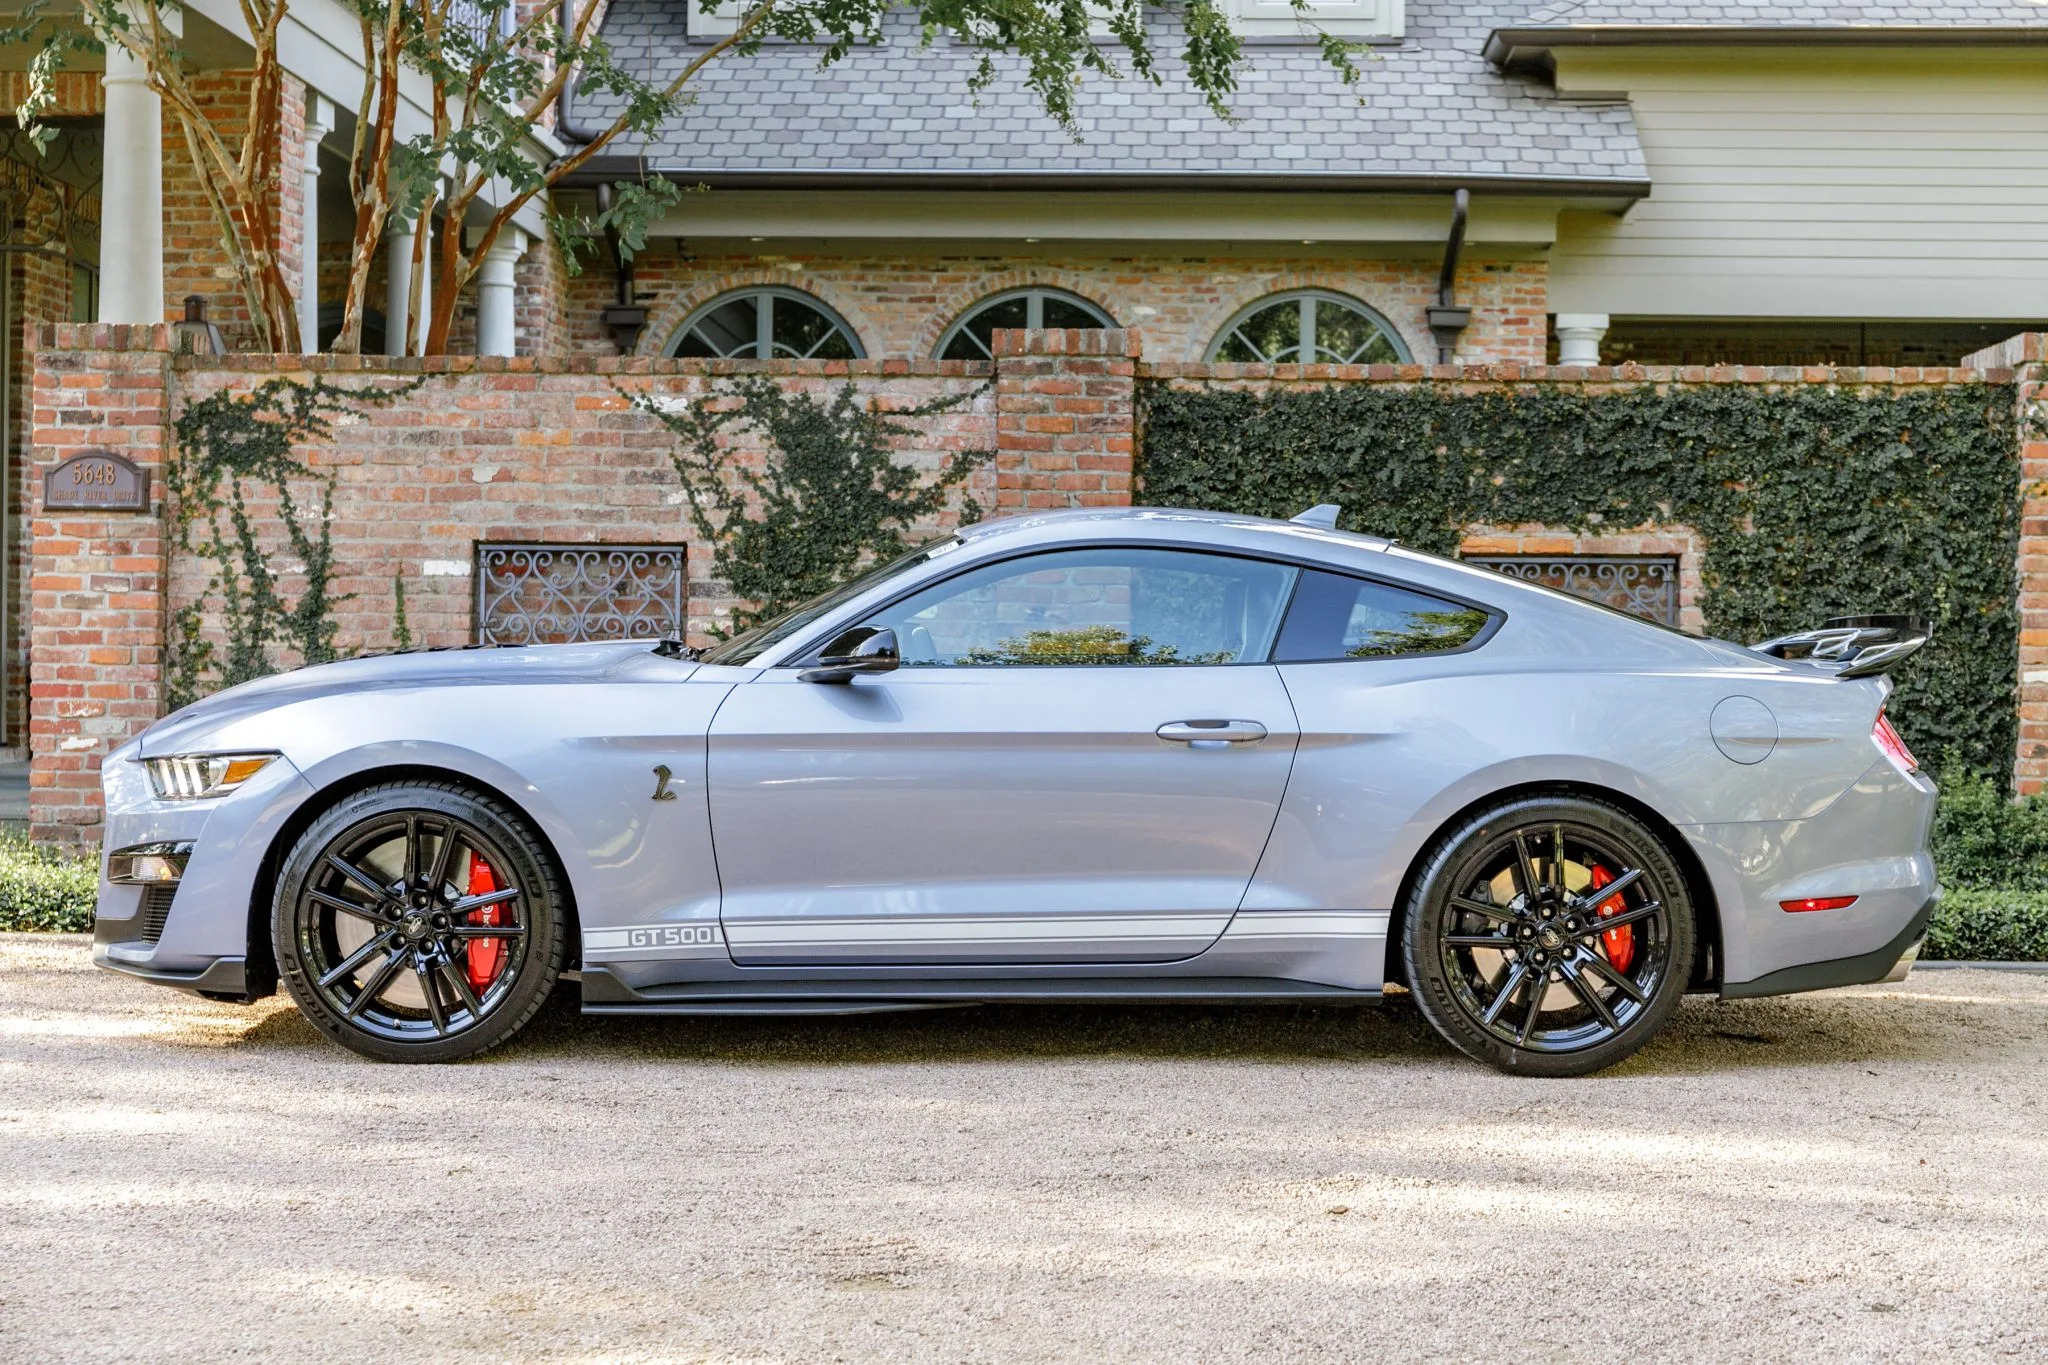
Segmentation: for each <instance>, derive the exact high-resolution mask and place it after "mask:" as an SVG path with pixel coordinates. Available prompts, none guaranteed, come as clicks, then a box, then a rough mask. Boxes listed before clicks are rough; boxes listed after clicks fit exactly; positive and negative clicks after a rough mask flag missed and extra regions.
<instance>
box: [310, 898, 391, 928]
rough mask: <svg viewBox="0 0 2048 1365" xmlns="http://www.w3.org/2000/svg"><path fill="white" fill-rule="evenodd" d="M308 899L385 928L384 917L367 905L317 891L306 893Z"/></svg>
mask: <svg viewBox="0 0 2048 1365" xmlns="http://www.w3.org/2000/svg"><path fill="white" fill-rule="evenodd" d="M306 899H307V900H309V901H313V902H315V903H317V904H320V905H324V906H327V907H328V908H329V909H331V910H339V911H341V912H342V913H343V914H345V915H354V916H355V917H356V918H357V919H366V920H368V921H369V922H370V923H372V924H374V925H377V926H378V927H379V928H382V927H383V924H384V917H383V916H382V915H380V914H378V913H377V912H376V911H375V910H373V909H371V908H370V907H368V906H366V905H357V904H356V903H355V902H354V901H351V900H343V899H342V898H341V897H340V896H336V895H333V894H331V893H329V892H326V891H317V890H310V891H308V892H306Z"/></svg>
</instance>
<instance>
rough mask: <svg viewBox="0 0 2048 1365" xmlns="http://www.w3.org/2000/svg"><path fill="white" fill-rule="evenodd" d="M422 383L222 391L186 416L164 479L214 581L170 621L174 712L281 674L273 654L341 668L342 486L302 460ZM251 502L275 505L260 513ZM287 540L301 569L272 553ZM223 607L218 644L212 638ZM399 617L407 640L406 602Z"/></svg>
mask: <svg viewBox="0 0 2048 1365" xmlns="http://www.w3.org/2000/svg"><path fill="white" fill-rule="evenodd" d="M423 382H424V380H417V381H414V382H412V383H408V384H402V385H398V386H395V387H385V388H380V389H363V390H357V389H345V388H341V387H338V386H336V385H333V384H329V383H327V382H326V381H325V380H316V381H314V382H313V383H311V384H302V383H300V382H298V381H297V380H294V379H283V378H279V379H271V380H267V381H265V382H264V383H263V384H261V385H259V386H257V387H256V388H255V389H254V390H252V391H251V392H249V393H247V394H245V395H238V394H236V393H233V392H231V391H228V390H222V391H220V392H218V393H214V394H210V395H208V396H207V397H205V398H201V399H197V400H195V401H193V402H191V403H188V404H187V405H186V406H185V408H184V410H183V411H182V412H181V413H180V414H179V415H178V420H177V423H176V426H175V427H174V428H173V434H174V435H175V437H176V443H175V445H174V447H173V449H172V451H171V458H170V460H169V463H168V465H167V466H166V468H165V484H166V487H167V489H168V491H169V493H170V505H171V509H172V516H171V528H172V537H173V541H174V543H175V545H176V546H177V548H178V549H180V550H183V551H185V552H187V553H190V554H194V555H196V556H198V557H199V558H201V559H204V560H206V561H208V562H209V564H210V565H211V577H210V579H209V581H208V583H207V585H206V589H205V591H204V592H202V593H201V594H200V597H199V599H198V600H197V601H195V602H190V603H187V604H185V605H184V606H182V607H180V608H179V609H178V610H177V611H176V612H175V613H174V614H173V616H172V619H171V639H170V641H169V642H168V643H169V651H168V657H167V659H166V667H165V677H164V691H165V699H166V700H167V701H168V702H169V704H170V706H171V708H172V709H173V710H175V709H177V708H178V707H180V706H183V705H185V704H186V703H187V702H190V701H192V700H193V699H195V698H197V697H199V696H201V695H203V694H204V693H206V692H210V691H213V690H214V689H215V688H220V687H232V686H234V685H235V684H236V683H240V682H247V681H249V680H250V679H252V678H261V677H264V676H266V675H268V674H271V673H275V672H277V671H278V664H277V662H276V660H275V659H274V658H273V657H272V655H271V649H272V647H273V646H283V647H284V648H285V649H287V650H289V651H291V652H292V653H294V654H296V655H297V656H298V661H299V662H300V663H303V664H319V663H327V662H329V661H331V660H333V659H335V658H337V657H339V656H338V654H337V651H336V649H335V643H334V640H335V632H336V628H337V627H336V623H335V620H334V608H335V607H336V606H338V605H339V604H341V603H342V602H345V601H347V600H348V595H346V594H342V595H337V594H336V593H335V591H334V577H335V563H334V545H333V539H332V534H331V531H330V525H331V523H332V521H333V519H334V485H335V479H334V475H333V473H332V472H327V473H322V472H321V471H319V470H316V469H314V468H313V467H312V466H310V465H308V464H306V463H305V461H303V460H301V459H300V458H299V457H298V455H297V454H296V453H295V450H296V448H297V447H300V446H303V445H304V444H305V443H307V442H309V441H320V440H325V439H327V438H328V437H330V436H331V435H332V434H333V431H334V424H335V422H336V420H337V419H341V420H352V419H354V418H356V417H358V416H360V415H361V414H362V413H363V412H364V411H365V410H366V409H368V408H371V407H383V406H388V405H389V404H391V403H393V402H396V401H397V400H398V399H400V398H402V397H404V396H405V395H407V394H409V393H412V392H413V391H414V390H415V389H417V388H418V387H419V386H420V384H421V383H423ZM252 496H253V497H255V498H257V499H259V500H260V501H261V503H267V504H268V505H259V507H258V508H257V509H253V510H252V508H251V505H250V503H251V498H252ZM273 508H274V510H272V509H273ZM278 532H282V536H283V546H284V548H285V549H286V550H287V551H288V552H289V554H290V555H291V557H292V559H293V560H295V561H296V562H295V563H291V564H289V565H281V564H275V563H273V557H272V554H271V553H270V551H269V549H268V548H267V546H268V545H269V544H271V543H272V541H273V537H275V536H276V534H277V533H278ZM287 576H296V577H298V578H299V579H300V581H301V584H302V586H301V587H300V589H299V593H298V598H297V600H296V601H294V600H289V599H288V598H287V597H286V595H285V593H284V591H283V589H282V586H281V584H282V580H283V579H284V578H286V577H287ZM216 603H217V604H218V609H217V611H216V612H215V613H214V616H215V620H216V621H217V622H218V624H219V628H220V636H221V638H220V639H218V640H216V639H214V638H212V637H211V636H210V635H209V633H208V632H207V630H206V622H207V615H208V608H209V606H212V605H214V604H216ZM398 612H399V617H398V619H399V621H400V623H401V624H400V629H401V630H402V629H404V627H403V621H404V601H403V598H402V597H401V598H400V600H399V604H398Z"/></svg>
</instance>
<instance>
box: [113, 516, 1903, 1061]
mask: <svg viewBox="0 0 2048 1365" xmlns="http://www.w3.org/2000/svg"><path fill="white" fill-rule="evenodd" d="M1335 511H1336V509H1334V508H1329V507H1324V508H1317V509H1314V510H1313V511H1311V512H1308V513H1304V514H1303V515H1302V516H1301V517H1300V518H1297V519H1296V520H1295V521H1294V522H1274V521H1266V520H1261V519H1256V518H1250V517H1239V516H1221V515H1211V514H1204V513H1195V512H1173V511H1147V510H1116V511H1081V512H1065V513H1053V514H1046V515H1031V516H1023V517H1017V518H1012V519H1009V520H1004V521H998V522H992V523H987V524H983V525H979V526H974V527H971V528H969V529H966V530H963V531H961V532H959V533H958V534H956V535H952V536H948V537H946V538H945V539H943V540H940V541H938V542H935V543H933V544H930V545H927V546H925V547H924V548H922V549H919V550H917V551H916V552H914V553H912V554H909V555H906V556H904V557H902V558H900V559H897V560H895V561H894V562H892V563H889V564H885V565H883V566H881V567H879V568H877V569H875V570H874V571H872V572H870V573H868V574H867V575H866V576H865V577H862V578H859V579H857V580H855V581H854V582H851V583H848V584H846V585H845V586H843V587H841V588H839V589H837V590H835V591H833V592H830V593H827V594H826V595H824V596H822V597H819V598H817V599H815V600H813V601H811V602H808V603H806V604H804V605H803V606H800V607H798V608H796V609H795V610H793V611H791V612H789V613H787V614H786V615H783V616H781V617H779V618H777V619H775V620H772V621H769V622H768V623H766V624H765V625H762V626H760V627H759V628H757V629H755V630H753V631H751V632H750V633H748V634H745V635H742V636H739V637H737V638H735V639H732V640H730V641H728V642H727V643H724V644H722V645H720V646H718V647H717V648H715V649H713V650H711V651H709V652H708V653H704V654H702V655H701V656H699V655H698V653H697V652H696V651H693V650H689V649H685V648H683V647H682V646H680V645H679V644H676V643H674V642H664V643H662V644H659V645H655V644H651V643H650V642H647V641H638V642H619V643H605V644H584V645H556V646H544V647H527V648H508V649H486V650H473V651H445V652H425V653H414V654H399V655H387V656H382V657H373V658H362V659H355V660H351V661H348V662H345V663H336V664H328V665H326V666H324V667H318V668H308V669H304V670H302V671H299V672H296V673H289V674H285V675H282V676H278V677H271V678H265V679H262V680H260V681H257V682H252V683H247V684H244V685H242V686H240V687H235V688H230V689H228V690H227V691H224V692H221V693H219V694H217V695H215V696H212V697H209V698H207V699H206V700H204V701H201V702H199V703H197V704H195V705H192V706H188V707H186V708H185V709H184V710H182V711H179V712H178V713H177V714H175V715H173V716H171V717H169V718H167V719H165V720H163V721H161V722H159V723H157V724H156V725H155V726H153V727H151V728H150V729H149V730H148V732H147V733H145V734H144V735H143V736H142V737H141V738H140V739H139V740H136V741H134V742H132V743H129V744H127V745H125V746H123V747H122V748H121V749H119V750H118V751H116V752H115V753H113V754H112V755H110V756H109V757H108V759H107V761H106V763H105V765H104V767H103V769H102V773H103V777H102V781H103V784H104V788H105V795H106V835H105V852H104V866H103V870H102V881H101V886H100V893H99V912H98V924H97V932H96V935H95V938H96V946H95V949H94V954H95V957H96V959H97V960H98V961H99V962H100V963H101V964H102V965H104V966H106V967H109V968H112V969H114V970H115V971H120V972H126V973H128V974H130V975H133V976H137V977H141V978H143V979H145V980H149V981H155V982H161V983H163V984H166V985H171V986H177V987H181V988H184V989H187V990H194V991H198V992H201V993H203V994H206V995H210V996H214V997H217V998H227V999H240V1000H249V999H254V998H257V997H260V996H264V995H267V994H270V993H271V992H273V991H274V990H275V988H276V986H277V984H278V983H279V982H280V981H282V983H283V984H284V986H285V988H286V989H287V990H289V991H290V992H291V995H292V997H293V999H294V1000H296V1001H297V1003H298V1005H299V1008H300V1009H301V1010H303V1011H304V1012H305V1014H306V1015H307V1017H308V1018H310V1019H311V1020H313V1021H314V1023H315V1024H316V1025H317V1026H318V1027H319V1028H321V1029H322V1030H324V1031H325V1032H327V1033H329V1034H331V1035H332V1036H333V1037H334V1038H335V1039H336V1040H337V1041H339V1042H341V1043H343V1044H345V1045H347V1046H349V1047H351V1048H354V1049H356V1050H357V1051H359V1052H362V1053H365V1054H367V1055H369V1056H372V1057H379V1058H385V1059H390V1060H396V1061H414V1060H416V1061H440V1060H449V1059H454V1058H460V1057H466V1056H470V1055H472V1054H475V1053H478V1052H482V1051H483V1050H485V1049H487V1048H490V1047H492V1046H494V1045H496V1044H498V1043H502V1042H504V1041H505V1040H506V1039H508V1038H510V1037H511V1036H512V1035H513V1034H514V1033H516V1032H517V1031H518V1030H519V1028H520V1027H521V1025H523V1024H524V1023H525V1022H526V1021H527V1020H528V1019H529V1018H531V1017H532V1015H533V1013H534V1011H535V1010H536V1009H538V1008H539V1006H540V1004H541V1002H542V1001H543V1000H544V999H545V998H546V997H547V995H548V994H549V992H550V991H552V990H553V989H554V988H555V985H556V983H557V981H558V980H559V979H561V978H562V977H564V976H565V975H568V976H570V977H572V978H573V979H575V980H576V981H578V983H579V985H580V989H581V992H582V1001H583V1009H584V1010H585V1011H586V1012H588V1013H657V1014H711V1013H750V1012H751V1013H797V1012H819V1013H825V1012H855V1011H871V1010H888V1009H908V1008H920V1007H932V1006H940V1005H961V1004H972V1003H979V1002H988V1001H1049V1002H1050V1001H1064V1002H1073V1001H1103V1000H1207V1001H1215V1000H1296V1001H1369V1000H1373V999H1376V998H1377V997H1378V996H1379V995H1380V992H1381V990H1382V989H1383V987H1384V986H1385V985H1386V984H1387V983H1388V982H1399V983H1403V984H1405V985H1406V987H1407V988H1408V990H1409V991H1411V992H1412V993H1413V996H1414V999H1415V1002H1416V1004H1417V1006H1418V1007H1419V1008H1420V1009H1421V1010H1422V1012H1423V1014H1424V1015H1425V1016H1426V1017H1427V1018H1428V1019H1429V1021H1430V1022H1431V1023H1432V1024H1433V1025H1434V1026H1435V1027H1436V1028H1437V1029H1438V1030H1439V1031H1440V1032H1441V1033H1442V1034H1443V1036H1444V1037H1445V1038H1446V1039H1447V1040H1449V1041H1450V1043H1451V1044H1453V1045H1454V1046H1456V1047H1457V1048H1460V1049H1462V1050H1463V1051H1464V1052H1466V1053H1468V1054H1470V1055H1471V1056H1473V1057H1476V1058H1479V1059H1481V1060H1483V1061H1486V1062H1490V1063H1492V1064H1493V1065H1495V1066H1498V1067H1501V1068H1504V1069H1508V1070H1513V1071H1519V1072H1526V1073H1532V1074H1541V1075H1567V1074H1578V1073H1583V1072H1588V1071H1592V1070H1595V1069H1597V1068H1600V1067H1603V1066H1606V1065H1608V1064H1610V1063H1612V1062H1615V1061H1617V1060H1618V1059H1620V1058H1622V1057H1625V1056H1627V1055H1629V1054H1630V1053H1632V1052H1634V1051H1635V1050H1636V1049H1637V1048H1639V1047H1641V1046H1642V1045H1643V1043H1644V1042H1645V1041H1646V1040H1648V1039H1649V1038H1650V1037H1651V1036H1652V1035H1653V1034H1655V1033H1656V1032H1657V1030H1658V1029H1659V1028H1660V1027H1661V1026H1662V1025H1663V1024H1664V1023H1665V1021H1666V1020H1667V1019H1669V1018H1670V1016H1671V1014H1672V1012H1673V1010H1674V1009H1676V1007H1677V1005H1678V1001H1679V998H1680V996H1681V995H1682V994H1684V993H1685V992H1686V991H1687V990H1688V989H1692V990H1710V991H1718V992H1719V993H1721V994H1722V995H1724V996H1756V995H1770V994H1777V993H1783V992H1789V991H1802V990H1812V989H1816V988H1820V987H1826V986H1837V985H1847V984H1851V983H1857V982H1870V981H1878V980H1882V979H1885V978H1887V977H1890V976H1892V975H1893V974H1895V973H1898V972H1902V971H1903V970H1904V969H1905V968H1906V966H1907V965H1908V964H1910V962H1911V960H1912V958H1913V955H1914V953H1915V952H1916V951H1917V948H1918V944H1919V940H1920V938H1921V935H1922V933H1923V932H1924V930H1925V927H1926V924H1927V921H1928V917H1929V915H1930V913H1931V912H1932V909H1933V906H1934V902H1935V899H1936V896H1937V895H1938V892H1937V890H1936V887H1935V881H1934V866H1933V861H1932V859H1931V857H1930V855H1929V852H1928V844H1927V836H1928V828H1929V823H1930V821H1931V818H1932V812H1933V807H1934V784H1933V783H1932V782H1930V781H1929V780H1928V779H1927V778H1926V777H1925V776H1923V775H1922V774H1921V773H1920V772H1919V771H1918V769H1917V766H1916V765H1915V763H1914V761H1913V758H1912V756H1911V755H1910V754H1909V753H1908V752H1907V750H1906V748H1905V746H1904V745H1903V744H1902V743H1901V742H1900V741H1899V738H1898V736H1897V734H1896V733H1895V732H1894V731H1893V729H1892V727H1891V724H1890V722H1889V721H1887V719H1886V718H1885V715H1884V709H1883V707H1884V701H1885V697H1886V695H1887V693H1888V692H1889V690H1890V683H1889V682H1888V681H1887V679H1886V678H1885V676H1884V673H1885V670H1887V669H1888V668H1890V667H1891V666H1893V665H1894V664H1896V663H1897V662H1898V661H1899V660H1900V659H1902V658H1904V657H1905V656H1906V655H1908V654H1910V653H1911V652H1912V651H1913V650H1914V649H1916V648H1918V647H1919V645H1920V644H1921V643H1922V642H1923V641H1924V639H1925V631H1924V629H1923V628H1921V627H1920V626H1919V625H1918V623H1917V622H1914V621H1912V620H1911V619H1909V618H1899V617H1883V618H1880V617H1869V618H1845V619H1843V620H1840V621H1834V622H1829V623H1828V624H1827V625H1826V626H1824V627H1822V628H1820V629H1817V630H1813V631H1808V632H1806V633H1803V634H1800V635H1794V636H1788V637H1785V638H1783V639H1780V640H1774V641H1771V642H1768V643H1766V644H1763V645H1758V646H1755V647H1744V646H1741V645H1736V644H1730V643H1726V642H1723V641H1717V640H1705V639H1699V638H1695V637H1692V636H1688V635H1684V634H1680V633H1678V632H1676V631H1672V630H1667V629H1665V628H1663V627H1659V626H1655V625H1651V624H1647V623H1645V622H1642V621H1639V620H1636V619H1634V618H1632V617H1629V616H1625V615H1622V614H1621V613H1619V612H1615V611H1611V610H1609V609H1607V608H1604V607H1600V606H1596V605H1593V604H1591V603H1587V602H1583V601H1580V600H1578V599H1576V598H1572V597H1567V596H1564V595H1562V594H1560V593H1555V592H1552V591H1550V590H1548V589H1545V588H1542V587H1538V586H1536V585H1533V584H1529V583H1525V582H1520V581H1516V580H1514V579H1510V578H1505V577H1501V576H1498V575H1496V574H1494V573H1491V572H1488V571H1485V570H1483V569H1479V568H1476V567H1471V566H1467V565H1462V564H1457V563H1453V562H1451V561H1447V560H1443V559H1438V558H1434V557H1432V556H1429V555H1424V554H1418V553H1415V552H1412V551H1409V550H1405V549H1402V548H1401V547H1399V546H1397V545H1394V544H1390V543H1389V542H1387V541H1384V540H1378V539H1374V538H1371V537H1368V536H1361V535H1351V534H1346V533H1343V532H1340V531H1337V530H1336V529H1334V522H1335Z"/></svg>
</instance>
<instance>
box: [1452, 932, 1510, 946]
mask: <svg viewBox="0 0 2048 1365" xmlns="http://www.w3.org/2000/svg"><path fill="white" fill-rule="evenodd" d="M1444 946H1445V947H1446V948H1503V949H1505V948H1512V947H1514V946H1515V941H1514V940H1513V939H1511V938H1509V937H1508V936H1507V935H1506V934H1446V935H1444Z"/></svg>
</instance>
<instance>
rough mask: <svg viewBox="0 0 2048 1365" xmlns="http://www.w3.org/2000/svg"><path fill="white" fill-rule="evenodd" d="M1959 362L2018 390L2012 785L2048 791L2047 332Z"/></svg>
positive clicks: (2028, 334) (2016, 339) (2019, 338)
mask: <svg viewBox="0 0 2048 1365" xmlns="http://www.w3.org/2000/svg"><path fill="white" fill-rule="evenodd" d="M1961 364H1962V367H1963V368H1964V369H1971V370H2004V371H2010V372H2011V374H2012V377H2013V383H2014V386H2015V388H2016V390H2017V404H2018V409H2019V410H2018V412H2017V414H2016V417H2017V419H2018V420H2017V426H2018V431H2019V444H2020V450H2019V456H2020V544H2019V564H2018V579H2019V609H2020V689H2019V691H2020V735H2019V752H2018V753H2017V754H2015V755H2014V762H2013V768H2012V780H2013V787H2014V789H2015V790H2016V791H2018V792H2019V794H2020V795H2022V796H2026V795H2030V794H2032V793H2034V792H2038V791H2040V790H2042V789H2043V788H2044V787H2048V334H2043V333H2040V332H2022V333H2021V334H2020V335H2018V336H2016V337H2012V338H2010V339H2009V340H2006V341H2002V342H2000V343H1999V344H1998V345H1996V346H1990V347H1986V348H1985V349H1984V350H1981V351H1978V352H1976V353H1975V354H1972V355H1966V356H1964V357H1963V359H1962V362H1961ZM1995 377H1996V378H2001V379H2002V378H2004V376H2003V375H1997V376H1995Z"/></svg>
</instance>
